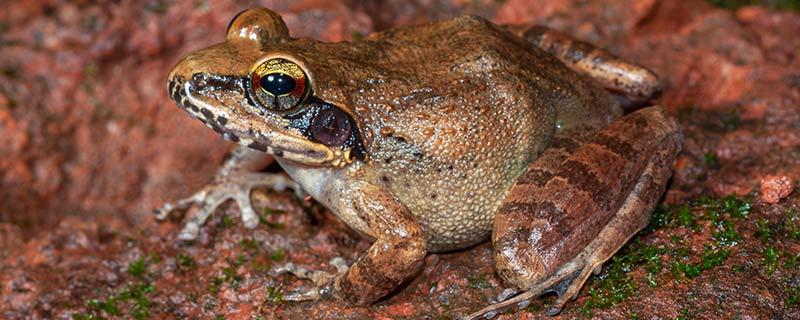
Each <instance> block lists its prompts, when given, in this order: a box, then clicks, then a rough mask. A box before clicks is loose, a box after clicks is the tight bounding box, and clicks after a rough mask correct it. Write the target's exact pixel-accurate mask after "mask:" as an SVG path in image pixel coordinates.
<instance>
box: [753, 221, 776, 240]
mask: <svg viewBox="0 0 800 320" xmlns="http://www.w3.org/2000/svg"><path fill="white" fill-rule="evenodd" d="M772 230H773V227H772V225H770V223H769V221H768V220H767V219H760V220H758V221H756V236H758V237H760V238H761V240H763V241H764V242H767V241H769V240H772V238H773V231H772Z"/></svg>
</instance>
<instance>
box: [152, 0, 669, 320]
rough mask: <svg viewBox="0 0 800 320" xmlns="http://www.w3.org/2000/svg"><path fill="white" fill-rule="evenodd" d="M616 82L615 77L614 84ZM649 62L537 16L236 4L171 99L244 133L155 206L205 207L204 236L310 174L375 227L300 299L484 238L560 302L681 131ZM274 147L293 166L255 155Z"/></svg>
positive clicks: (388, 274) (251, 220)
mask: <svg viewBox="0 0 800 320" xmlns="http://www.w3.org/2000/svg"><path fill="white" fill-rule="evenodd" d="M604 88H605V89H604ZM606 89H609V90H611V91H613V92H616V93H617V94H618V95H619V96H620V97H624V99H622V100H623V101H627V102H642V101H647V100H648V99H649V98H651V97H652V96H653V95H655V94H657V92H658V91H659V83H658V80H657V79H656V78H655V76H654V75H653V74H652V73H651V72H649V71H647V70H646V69H643V68H641V67H638V66H634V65H630V64H627V63H625V62H623V61H620V60H619V59H617V58H615V57H613V56H611V55H610V54H608V53H605V52H604V51H602V50H599V49H596V48H594V47H592V46H590V45H588V44H585V43H582V42H578V41H573V40H572V39H570V38H568V37H566V36H563V35H560V34H557V33H555V32H553V31H551V30H548V29H546V28H542V27H535V28H532V29H530V30H528V31H527V32H526V33H524V34H523V35H521V36H518V35H515V34H513V33H511V32H509V31H507V30H506V29H504V28H501V27H498V26H495V25H493V24H492V23H490V22H487V21H486V20H484V19H481V18H479V17H474V16H465V17H460V18H456V19H453V20H449V21H443V22H436V23H430V24H425V25H420V26H412V27H403V28H397V29H392V30H388V31H385V32H380V33H375V34H372V35H370V36H368V37H366V38H365V39H363V40H360V41H356V42H341V43H324V42H319V41H315V40H311V39H294V38H291V37H289V33H288V30H287V28H286V25H285V24H284V22H283V21H282V20H281V18H280V16H278V15H277V14H276V13H274V12H272V11H269V10H267V9H252V10H248V11H245V12H242V13H240V14H239V15H238V16H236V18H234V20H233V21H232V22H231V24H230V26H229V28H228V31H227V38H226V41H225V42H224V43H221V44H218V45H214V46H211V47H209V48H206V49H203V50H200V51H197V52H194V53H192V54H191V55H189V56H187V57H185V58H184V59H183V60H181V61H180V62H179V63H178V64H177V66H175V68H174V70H173V71H172V73H171V74H170V77H169V92H170V94H171V96H172V98H173V99H174V100H175V101H176V102H177V104H178V105H179V106H180V107H181V108H183V109H184V110H186V111H187V112H188V113H189V114H190V115H191V116H192V117H196V118H198V119H200V120H201V121H202V122H204V123H205V124H206V125H207V126H209V127H210V128H212V129H214V130H216V131H217V132H219V133H221V134H222V135H223V136H224V137H225V138H227V139H229V140H232V141H234V142H237V143H239V144H240V145H241V147H239V149H237V150H235V151H234V154H233V156H232V157H231V158H230V160H228V161H227V162H226V163H225V164H224V165H223V167H222V169H221V170H220V172H219V173H218V174H217V177H216V179H215V183H213V184H212V185H209V186H207V187H206V188H204V189H203V190H201V191H200V192H198V193H196V194H195V195H193V196H191V197H189V198H187V199H184V200H181V201H179V202H177V203H176V204H167V205H165V206H164V207H162V208H161V209H159V210H157V211H158V217H159V218H164V217H166V216H167V214H169V213H170V212H171V211H174V210H177V209H185V208H188V207H190V206H192V205H199V206H201V207H202V208H201V209H200V210H198V212H197V213H196V214H195V215H194V216H193V217H192V218H191V219H190V221H189V222H188V223H187V224H186V226H185V227H184V229H183V231H182V232H181V234H180V235H179V238H181V239H194V238H195V237H196V236H197V233H198V230H199V227H200V226H201V225H202V224H203V222H204V221H205V220H206V218H207V217H208V216H209V215H210V214H211V213H212V212H213V211H214V209H215V208H216V207H217V206H218V205H219V204H220V203H222V202H224V201H226V200H228V199H233V200H234V201H236V203H237V204H238V206H239V208H240V209H241V214H242V219H243V221H244V224H245V225H246V226H247V227H251V228H252V227H255V226H256V225H257V224H258V219H257V216H256V215H255V213H254V211H253V209H252V207H251V205H250V200H249V193H250V190H251V188H253V187H254V186H260V185H268V186H272V187H274V188H276V189H282V188H285V187H289V188H293V189H295V190H301V189H302V190H305V191H306V192H308V193H309V194H310V195H311V196H312V197H313V198H314V199H316V200H317V201H319V202H320V203H322V204H324V205H325V206H326V207H328V208H329V209H330V210H331V211H332V212H333V213H335V214H336V215H337V216H338V217H339V218H341V219H342V220H343V221H344V222H346V223H347V224H348V225H349V226H350V227H352V228H354V229H355V230H358V231H359V232H361V233H363V234H365V235H367V236H368V237H370V238H372V239H374V243H373V244H372V246H371V247H370V249H369V250H368V251H367V252H365V253H364V254H362V255H361V256H360V257H359V258H358V259H357V260H356V261H355V262H353V263H352V265H350V266H349V268H348V267H347V266H342V265H341V263H339V264H340V270H341V272H340V273H338V274H326V273H321V272H314V273H312V272H307V271H306V270H303V269H300V268H297V267H293V266H291V265H290V266H288V267H287V270H289V271H293V272H295V273H298V274H302V275H305V276H308V277H310V278H312V280H314V281H315V283H316V284H317V287H315V288H314V289H313V290H309V291H308V292H305V293H298V294H289V295H286V297H287V298H288V299H291V300H304V299H319V298H335V299H341V300H345V301H347V302H350V303H354V304H361V305H364V304H370V303H373V302H375V301H376V300H378V299H379V298H381V297H383V296H384V295H386V294H388V293H389V292H390V291H392V290H393V289H395V288H396V287H397V286H398V285H399V284H401V283H402V282H403V281H406V280H408V279H409V277H412V276H413V275H414V274H415V273H417V272H418V271H419V269H420V267H421V266H422V264H423V260H424V258H425V256H426V254H428V253H429V252H443V251H451V250H457V249H462V248H466V247H469V246H472V245H474V244H477V243H479V242H482V241H485V240H487V239H489V238H490V237H491V239H492V242H493V245H494V252H495V259H496V263H497V269H498V272H499V274H500V275H501V276H502V277H503V279H505V280H506V281H507V282H508V283H510V284H512V285H514V286H515V287H516V288H518V289H519V290H522V291H526V293H523V294H520V295H518V296H517V297H515V298H512V299H509V300H507V301H505V302H502V303H500V304H498V305H495V306H492V307H490V308H487V309H486V310H484V311H482V312H480V313H478V314H476V315H480V314H484V313H489V314H491V313H490V312H491V310H494V309H497V308H502V307H504V306H506V305H509V304H511V303H515V302H519V301H522V300H525V299H530V298H532V297H533V296H535V295H538V294H541V293H543V292H555V293H557V294H558V299H557V301H556V302H555V303H554V304H553V308H552V309H551V310H550V312H549V313H550V314H555V313H557V312H558V311H559V310H560V309H561V308H562V306H563V305H564V303H565V302H566V301H567V298H569V297H574V296H576V295H577V293H578V292H579V289H580V288H581V287H582V286H583V283H584V282H585V281H586V279H587V278H588V277H589V275H590V274H591V272H592V271H596V270H599V269H600V267H601V265H602V264H603V262H604V261H606V260H607V259H609V258H610V257H611V256H612V255H613V254H614V253H615V252H616V251H617V250H618V249H619V248H620V247H621V246H622V245H623V244H624V243H625V242H626V241H627V240H628V239H629V238H630V237H631V236H633V235H634V234H635V233H636V232H637V231H638V230H640V229H641V228H642V227H644V226H645V225H646V224H647V222H648V220H649V218H650V214H651V211H652V209H653V207H654V206H655V204H656V203H657V201H658V199H659V198H660V196H661V194H662V193H663V191H664V188H665V185H666V183H667V180H668V179H669V177H670V175H671V168H672V163H673V161H674V159H675V157H676V154H677V152H678V151H679V149H680V147H681V142H682V136H681V134H680V131H679V129H678V126H677V124H676V122H675V121H674V120H673V119H672V117H671V116H669V115H668V113H667V112H666V111H664V110H663V109H662V108H660V107H649V108H644V109H641V110H638V111H635V112H632V113H630V114H628V115H625V116H623V108H622V107H621V104H620V102H619V100H618V99H616V98H615V97H614V95H612V94H611V93H609V91H607V90H606ZM264 153H269V154H272V155H273V156H274V157H275V159H276V160H277V161H278V163H279V164H280V165H281V166H282V167H283V168H284V169H285V171H286V172H287V173H288V175H289V176H291V178H292V179H293V181H292V180H289V179H287V178H283V177H282V176H279V175H273V174H269V173H259V172H257V171H253V169H257V166H258V165H259V164H260V163H262V160H263V158H264Z"/></svg>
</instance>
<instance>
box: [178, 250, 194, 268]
mask: <svg viewBox="0 0 800 320" xmlns="http://www.w3.org/2000/svg"><path fill="white" fill-rule="evenodd" d="M175 261H176V262H177V263H178V268H193V267H194V260H192V257H190V256H189V255H187V254H185V253H179V254H178V256H177V257H175Z"/></svg>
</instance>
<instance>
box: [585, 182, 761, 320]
mask: <svg viewBox="0 0 800 320" xmlns="http://www.w3.org/2000/svg"><path fill="white" fill-rule="evenodd" d="M750 209H751V208H750V203H749V202H748V201H747V200H746V199H744V198H741V197H738V196H736V195H731V196H726V197H724V198H722V199H714V198H709V197H704V198H701V199H699V200H697V201H693V202H691V203H690V204H684V205H681V206H676V207H672V208H670V207H665V206H658V207H657V208H656V209H655V210H654V212H653V217H652V219H651V221H650V223H649V224H648V226H647V227H645V228H644V229H643V230H642V233H641V234H640V235H638V236H637V237H634V238H633V240H632V241H631V242H630V243H628V244H627V245H626V246H625V247H624V248H623V249H622V250H621V251H620V252H619V253H617V254H616V255H615V256H614V257H612V258H611V260H610V261H609V262H607V263H606V264H605V266H604V271H605V272H604V273H603V274H601V275H600V276H598V277H595V278H593V281H592V282H591V283H590V285H589V295H590V298H589V299H588V300H587V301H586V303H585V304H584V305H583V311H584V313H585V314H586V315H587V316H591V313H592V310H593V309H594V308H601V309H602V308H607V307H610V306H613V305H615V304H617V303H619V302H621V301H624V300H625V299H627V298H628V297H630V296H631V295H633V294H635V292H636V290H637V283H636V281H635V279H634V278H633V277H631V276H629V275H628V273H629V272H630V271H631V270H635V269H636V268H641V270H644V271H645V272H646V274H645V278H644V281H645V282H646V283H647V285H649V286H651V287H655V286H658V284H659V279H662V280H661V281H663V276H662V274H663V271H664V268H665V267H666V268H667V269H668V271H669V274H671V275H672V278H673V279H675V280H681V279H692V278H695V277H697V276H698V275H700V274H702V273H703V272H704V271H706V270H710V269H713V268H715V267H718V266H721V265H723V264H724V263H725V261H727V259H728V257H729V256H730V255H731V252H732V249H731V248H732V247H733V246H736V245H737V244H738V243H739V242H740V241H741V240H742V236H741V235H740V234H739V232H738V231H737V230H736V228H735V227H734V223H733V219H741V218H744V217H747V215H748V214H749V213H750ZM704 226H708V228H709V229H710V230H708V231H710V233H711V234H712V237H713V241H712V242H710V243H707V244H706V245H705V246H704V247H703V251H702V252H701V253H697V252H693V251H692V250H691V247H690V246H689V245H688V244H687V243H685V241H684V239H686V237H687V235H686V234H670V235H667V237H668V239H669V243H666V244H663V245H652V244H650V245H645V244H644V243H643V242H642V240H641V237H642V236H643V235H647V234H649V233H652V232H654V231H655V230H658V229H661V228H665V227H667V228H679V227H683V228H686V229H685V231H683V230H681V229H678V230H679V231H683V232H686V233H689V234H691V233H704V232H705V230H703V229H704V228H705V227H704ZM665 260H666V261H665Z"/></svg>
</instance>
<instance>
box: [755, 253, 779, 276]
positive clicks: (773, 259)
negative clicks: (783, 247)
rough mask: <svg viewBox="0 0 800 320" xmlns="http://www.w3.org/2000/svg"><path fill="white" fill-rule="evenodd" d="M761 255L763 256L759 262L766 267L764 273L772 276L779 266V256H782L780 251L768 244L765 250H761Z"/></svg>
mask: <svg viewBox="0 0 800 320" xmlns="http://www.w3.org/2000/svg"><path fill="white" fill-rule="evenodd" d="M761 257H762V258H761V261H760V262H759V264H761V265H762V266H764V267H765V269H764V273H765V274H766V275H767V276H771V275H772V274H773V273H774V272H775V270H776V269H777V268H778V257H780V253H779V251H778V250H776V249H775V248H773V247H772V246H767V247H766V248H764V251H763V252H761Z"/></svg>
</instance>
